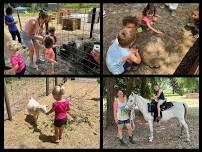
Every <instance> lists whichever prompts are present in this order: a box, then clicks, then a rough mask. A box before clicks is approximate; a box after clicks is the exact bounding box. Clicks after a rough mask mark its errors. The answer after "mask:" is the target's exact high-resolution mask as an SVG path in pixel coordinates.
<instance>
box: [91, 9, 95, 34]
mask: <svg viewBox="0 0 202 152" xmlns="http://www.w3.org/2000/svg"><path fill="white" fill-rule="evenodd" d="M95 15H96V8H93V13H92V21H91V27H90V38H92V37H93V26H94V23H95Z"/></svg>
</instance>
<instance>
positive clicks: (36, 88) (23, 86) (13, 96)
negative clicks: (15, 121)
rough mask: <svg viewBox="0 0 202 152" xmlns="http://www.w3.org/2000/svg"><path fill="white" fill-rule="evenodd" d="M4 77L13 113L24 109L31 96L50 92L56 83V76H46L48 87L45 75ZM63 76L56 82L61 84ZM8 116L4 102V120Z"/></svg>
mask: <svg viewBox="0 0 202 152" xmlns="http://www.w3.org/2000/svg"><path fill="white" fill-rule="evenodd" d="M5 79H6V89H7V94H8V98H9V102H10V108H11V113H12V114H15V113H16V112H18V111H21V110H22V109H25V106H26V104H27V102H28V100H29V99H30V98H31V97H33V98H34V99H36V100H37V99H38V98H40V97H42V96H46V91H47V89H48V92H49V93H51V91H52V89H53V88H54V87H55V85H56V80H55V79H56V78H53V77H49V78H48V86H49V87H48V88H47V85H46V82H47V81H46V79H47V78H45V77H43V78H42V77H26V78H16V77H7V78H5ZM64 79H67V78H63V77H58V78H57V83H58V84H61V83H63V82H64ZM7 118H8V114H7V110H6V106H5V104H4V120H5V119H7Z"/></svg>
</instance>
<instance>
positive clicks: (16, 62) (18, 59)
mask: <svg viewBox="0 0 202 152" xmlns="http://www.w3.org/2000/svg"><path fill="white" fill-rule="evenodd" d="M8 49H9V51H10V52H11V53H12V55H11V56H10V63H11V65H12V68H11V69H9V70H7V71H6V72H5V74H15V75H17V76H22V75H24V73H25V70H26V65H25V61H24V58H23V56H22V54H21V52H20V50H21V49H22V46H21V45H20V44H18V43H15V42H9V44H8Z"/></svg>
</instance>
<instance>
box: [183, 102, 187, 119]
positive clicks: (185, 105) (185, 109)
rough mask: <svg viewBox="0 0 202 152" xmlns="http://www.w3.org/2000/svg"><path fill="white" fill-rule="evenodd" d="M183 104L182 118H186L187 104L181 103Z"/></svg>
mask: <svg viewBox="0 0 202 152" xmlns="http://www.w3.org/2000/svg"><path fill="white" fill-rule="evenodd" d="M183 106H184V119H185V120H186V119H187V104H185V103H183Z"/></svg>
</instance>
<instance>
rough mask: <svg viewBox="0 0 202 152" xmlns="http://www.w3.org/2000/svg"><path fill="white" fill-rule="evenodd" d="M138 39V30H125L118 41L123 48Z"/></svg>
mask: <svg viewBox="0 0 202 152" xmlns="http://www.w3.org/2000/svg"><path fill="white" fill-rule="evenodd" d="M135 39H136V29H133V28H123V29H122V30H121V31H120V32H119V35H118V41H119V44H120V46H121V47H127V46H128V45H130V44H131V43H132V42H133V41H135Z"/></svg>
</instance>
